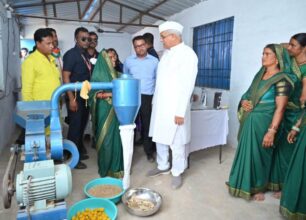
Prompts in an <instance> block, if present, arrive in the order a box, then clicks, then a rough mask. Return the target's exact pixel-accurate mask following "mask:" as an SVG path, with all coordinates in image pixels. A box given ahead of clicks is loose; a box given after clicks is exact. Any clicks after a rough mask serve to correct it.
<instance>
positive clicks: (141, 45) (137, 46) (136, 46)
mask: <svg viewBox="0 0 306 220" xmlns="http://www.w3.org/2000/svg"><path fill="white" fill-rule="evenodd" d="M144 46H146V44H139V45H135V46H134V48H135V49H136V48H140V47H144Z"/></svg>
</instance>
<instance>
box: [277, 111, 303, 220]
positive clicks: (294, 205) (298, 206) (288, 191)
mask: <svg viewBox="0 0 306 220" xmlns="http://www.w3.org/2000/svg"><path fill="white" fill-rule="evenodd" d="M280 213H281V214H282V215H283V216H284V217H286V218H287V219H289V220H306V117H304V126H303V127H301V131H300V134H299V136H298V139H297V142H296V146H295V149H294V152H293V154H292V158H291V160H290V164H289V167H288V172H287V175H286V177H285V181H284V187H283V190H282V197H281V202H280Z"/></svg>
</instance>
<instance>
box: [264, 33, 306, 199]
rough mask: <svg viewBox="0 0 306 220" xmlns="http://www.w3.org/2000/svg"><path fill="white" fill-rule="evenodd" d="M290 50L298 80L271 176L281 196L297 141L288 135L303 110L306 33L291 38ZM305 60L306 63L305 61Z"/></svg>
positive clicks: (292, 66)
mask: <svg viewBox="0 0 306 220" xmlns="http://www.w3.org/2000/svg"><path fill="white" fill-rule="evenodd" d="M288 52H289V54H290V55H291V56H292V59H291V69H292V72H293V73H294V75H295V77H296V80H295V83H294V91H293V93H292V95H291V96H290V97H289V101H288V105H287V107H286V111H285V114H284V119H283V125H284V129H283V133H282V134H281V135H280V141H279V142H278V143H277V144H276V148H275V151H274V152H273V159H272V161H273V162H272V170H271V176H270V183H269V190H272V191H278V192H277V193H274V197H276V198H279V197H280V190H281V189H282V185H283V183H284V179H285V176H286V174H287V169H288V166H289V162H290V159H291V156H292V153H293V151H294V148H295V143H291V144H290V143H288V142H287V136H288V133H289V131H290V130H291V126H292V124H293V123H295V122H296V121H297V117H298V115H299V113H300V110H301V103H300V97H301V92H302V80H303V76H305V75H306V63H305V61H306V54H305V53H306V36H305V34H303V33H301V34H296V35H294V36H292V38H291V39H290V43H289V46H288ZM303 62H304V63H303Z"/></svg>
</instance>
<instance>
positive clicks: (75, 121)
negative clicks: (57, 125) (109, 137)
mask: <svg viewBox="0 0 306 220" xmlns="http://www.w3.org/2000/svg"><path fill="white" fill-rule="evenodd" d="M76 102H77V103H78V110H77V111H76V112H72V111H70V109H69V100H68V99H66V104H67V110H68V121H69V129H68V136H67V139H68V140H70V141H72V142H74V143H75V145H76V146H77V147H78V150H79V153H80V155H84V154H86V153H87V151H86V149H85V147H84V144H83V135H84V130H85V127H86V124H87V121H88V116H89V107H86V102H85V100H84V99H82V98H81V97H80V96H79V94H78V95H77V99H76Z"/></svg>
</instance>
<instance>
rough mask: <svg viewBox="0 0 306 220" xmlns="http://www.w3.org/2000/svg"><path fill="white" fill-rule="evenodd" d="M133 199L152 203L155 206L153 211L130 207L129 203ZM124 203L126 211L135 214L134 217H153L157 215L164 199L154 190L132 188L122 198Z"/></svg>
mask: <svg viewBox="0 0 306 220" xmlns="http://www.w3.org/2000/svg"><path fill="white" fill-rule="evenodd" d="M132 198H134V199H135V198H136V199H139V200H145V201H150V202H152V203H153V204H154V207H153V208H152V209H149V210H145V211H144V210H141V209H139V208H131V207H129V205H128V202H130V201H131V199H132ZM122 202H123V205H124V207H125V209H126V210H127V211H128V212H129V213H131V214H133V215H137V216H149V215H153V214H155V213H156V212H157V211H158V210H159V208H160V206H161V204H162V197H161V195H160V194H159V193H158V192H156V191H154V190H152V189H147V188H131V189H128V190H127V191H126V192H125V193H124V194H123V196H122Z"/></svg>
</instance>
